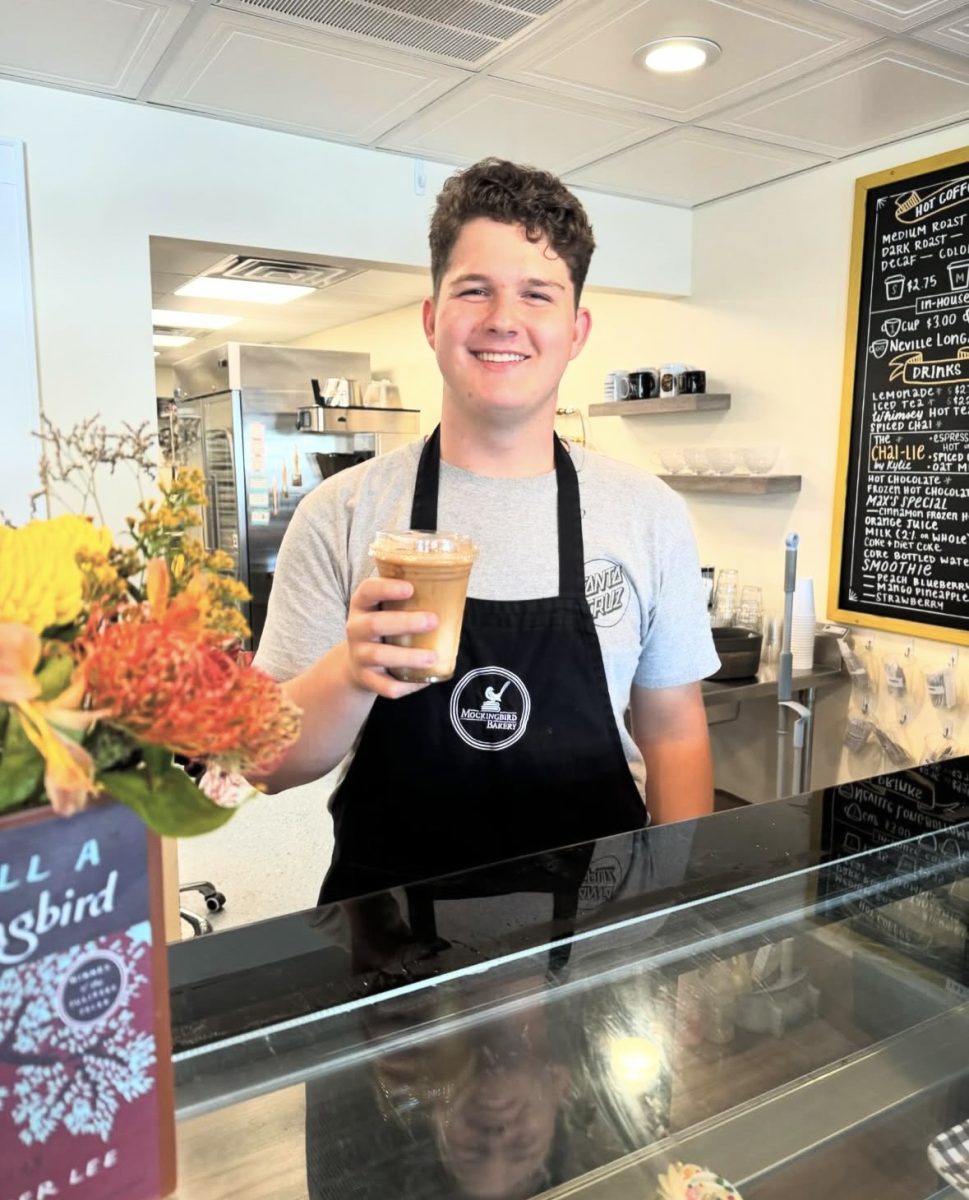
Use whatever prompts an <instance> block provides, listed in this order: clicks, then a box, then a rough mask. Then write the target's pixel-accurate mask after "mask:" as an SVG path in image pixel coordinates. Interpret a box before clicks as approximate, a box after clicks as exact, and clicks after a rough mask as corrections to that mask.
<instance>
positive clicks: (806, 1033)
mask: <svg viewBox="0 0 969 1200" xmlns="http://www.w3.org/2000/svg"><path fill="white" fill-rule="evenodd" d="M967 862H969V760H966V759H960V760H956V761H955V762H953V763H948V764H943V765H939V766H935V767H927V768H922V769H920V770H917V771H906V772H899V773H896V774H894V775H886V776H879V777H876V778H874V779H872V780H866V781H863V782H861V783H854V784H849V785H845V786H843V787H840V788H836V789H830V790H827V791H823V792H814V793H809V794H807V795H804V796H799V797H795V798H792V799H788V800H783V801H777V802H775V803H768V804H759V805H755V806H751V807H749V808H745V809H740V810H735V811H731V812H728V813H720V814H716V815H714V816H711V817H706V818H703V819H702V820H700V821H696V822H685V823H682V824H680V825H675V826H668V827H664V828H659V829H655V830H647V831H640V832H638V833H635V834H629V835H625V836H622V837H618V838H610V839H605V840H602V841H600V842H597V843H593V844H590V845H585V846H576V847H569V848H566V849H563V850H559V851H554V852H550V853H547V854H543V855H538V856H534V857H530V858H522V859H517V860H514V861H513V862H509V863H503V864H498V865H496V866H494V867H491V868H487V869H483V870H480V871H474V872H468V873H466V874H463V875H455V876H449V877H447V878H444V879H440V880H433V881H428V882H426V883H422V884H419V885H415V886H413V887H407V888H405V889H398V890H394V891H391V892H387V893H381V894H378V895H375V896H371V897H366V898H364V899H362V900H359V901H354V902H351V903H347V904H344V905H338V906H330V907H323V908H319V909H315V910H312V911H311V912H308V913H301V914H294V915H292V916H289V917H285V918H281V919H277V920H273V921H267V922H262V923H260V924H258V925H254V926H250V927H246V928H242V929H238V930H232V931H229V932H227V933H225V934H221V935H219V936H218V937H215V938H204V939H193V940H191V941H188V942H183V943H181V944H178V945H174V946H173V947H172V948H171V958H170V962H171V973H172V1009H173V1021H174V1041H175V1065H176V1088H177V1103H178V1108H179V1115H180V1119H181V1123H180V1127H179V1130H180V1132H179V1147H180V1180H181V1182H180V1186H179V1190H178V1192H177V1197H178V1198H179V1200H222V1198H223V1197H226V1198H228V1197H230V1196H231V1197H233V1200H262V1198H263V1197H267V1198H268V1197H272V1198H273V1200H285V1198H289V1197H292V1198H294V1200H295V1198H300V1200H303V1198H305V1197H308V1196H309V1197H314V1198H317V1197H327V1198H329V1197H334V1198H335V1197H339V1198H340V1200H364V1198H374V1200H377V1198H390V1197H394V1198H395V1200H396V1198H397V1197H404V1198H406V1200H443V1198H445V1197H447V1198H449V1200H450V1198H453V1197H464V1196H469V1197H470V1196H480V1197H485V1196H489V1197H509V1198H511V1197H525V1196H541V1197H543V1200H552V1198H553V1197H554V1198H558V1197H566V1196H570V1197H571V1196H582V1197H583V1198H584V1200H585V1198H588V1200H626V1198H627V1197H628V1198H629V1200H652V1196H653V1194H654V1191H655V1187H656V1180H657V1178H658V1176H659V1175H660V1174H661V1172H662V1171H663V1170H665V1169H666V1167H667V1166H668V1165H669V1164H670V1163H671V1162H673V1161H675V1160H686V1161H695V1162H702V1163H704V1164H706V1165H708V1166H711V1167H714V1168H715V1169H716V1170H717V1171H718V1172H720V1173H721V1174H723V1175H724V1176H726V1177H727V1178H730V1179H732V1180H733V1182H735V1183H736V1184H737V1185H738V1186H739V1187H740V1188H741V1190H742V1193H743V1196H744V1197H745V1200H751V1198H753V1200H767V1198H772V1200H773V1198H775V1197H784V1200H800V1198H801V1197H803V1198H804V1200H807V1197H812V1198H816V1197H817V1196H818V1195H821V1194H823V1195H824V1196H825V1197H826V1200H840V1198H841V1197H845V1200H847V1197H849V1196H850V1197H852V1200H854V1198H856V1197H857V1196H858V1195H859V1192H860V1193H861V1194H870V1195H873V1196H878V1198H879V1200H923V1198H924V1200H928V1198H929V1197H932V1198H933V1200H935V1198H941V1197H943V1196H947V1195H954V1194H955V1193H951V1192H947V1191H946V1190H945V1189H944V1185H943V1183H942V1180H941V1179H939V1178H938V1177H937V1176H936V1175H935V1173H934V1171H933V1170H932V1168H931V1167H930V1165H929V1162H928V1159H927V1156H926V1147H927V1146H928V1144H929V1142H930V1141H931V1139H932V1138H933V1137H934V1136H936V1135H937V1134H938V1133H940V1132H941V1131H942V1130H944V1129H946V1128H948V1127H950V1126H952V1125H954V1124H955V1123H956V1122H958V1121H960V1120H964V1119H965V1118H966V1117H967V1116H969V1086H967V1085H969V1055H967V1053H966V1050H965V1047H966V1045H967V1044H969V1042H967V1037H969V986H967V985H969V955H967V945H969V938H967V923H969V879H967ZM859 1181H863V1183H864V1186H863V1187H860V1186H859Z"/></svg>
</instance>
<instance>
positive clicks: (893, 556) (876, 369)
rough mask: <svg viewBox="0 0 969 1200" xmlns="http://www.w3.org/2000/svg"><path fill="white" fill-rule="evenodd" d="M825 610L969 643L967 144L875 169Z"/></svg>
mask: <svg viewBox="0 0 969 1200" xmlns="http://www.w3.org/2000/svg"><path fill="white" fill-rule="evenodd" d="M829 578H830V590H829V597H828V610H829V616H830V617H831V618H832V619H834V620H840V621H845V622H848V623H850V624H856V625H863V626H869V627H872V628H874V629H883V630H889V631H891V632H895V633H903V634H909V635H914V636H919V637H927V638H936V639H938V640H941V641H946V642H955V643H958V644H959V645H969V148H964V149H962V150H956V151H952V152H950V153H948V154H939V155H936V156H935V157H933V158H927V159H923V160H921V161H920V162H915V163H909V164H908V165H906V166H901V167H894V168H892V169H891V170H889V171H881V172H879V173H878V174H876V175H867V176H865V177H864V178H862V179H859V180H858V181H857V183H856V184H855V211H854V232H853V236H852V253H851V276H850V282H849V290H848V318H847V329H846V334H845V366H844V384H843V392H842V404H841V432H840V441H839V450H838V470H837V490H836V493H835V505H834V518H833V527H832V537H831V572H830V577H829Z"/></svg>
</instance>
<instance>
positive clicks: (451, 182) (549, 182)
mask: <svg viewBox="0 0 969 1200" xmlns="http://www.w3.org/2000/svg"><path fill="white" fill-rule="evenodd" d="M476 217H487V218H488V219H489V220H491V221H499V222H501V223H502V224H503V225H521V226H522V228H523V229H524V231H525V236H526V237H527V238H528V240H529V241H530V242H538V241H541V239H542V238H543V237H544V238H547V239H548V244H549V245H550V246H551V248H552V249H553V250H554V251H555V253H556V254H557V255H558V256H559V257H560V258H561V259H562V260H563V261H564V262H565V264H566V266H567V267H568V269H569V276H570V277H571V279H572V286H573V288H574V290H575V303H576V304H578V303H579V296H580V295H581V294H582V285H583V284H584V283H585V277H586V274H587V273H588V270H589V261H590V259H591V258H592V251H593V250H594V249H595V248H596V244H595V239H594V238H593V236H592V226H591V224H590V223H589V218H588V216H587V215H586V211H585V209H584V208H583V207H582V205H581V204H580V203H579V201H578V200H577V199H576V198H575V196H573V195H572V193H571V192H570V191H569V189H568V188H567V187H566V186H565V184H564V183H563V182H562V181H561V179H558V178H557V177H556V176H555V175H552V174H550V173H549V172H548V171H540V170H538V168H537V167H524V166H520V165H519V164H518V163H513V162H508V161H506V160H505V159H501V158H483V159H482V160H481V161H480V162H477V163H475V164H474V166H471V167H468V168H467V169H466V170H464V171H459V172H458V173H457V174H455V175H452V176H451V177H450V179H448V181H447V183H445V185H444V187H443V188H442V189H441V192H440V194H439V195H438V198H437V204H436V206H435V208H434V215H433V217H432V218H431V231H430V243H431V278H432V280H433V283H434V295H435V296H436V295H437V294H438V290H439V288H440V286H441V279H442V277H443V275H444V272H445V271H446V270H447V265H448V261H449V259H450V257H451V252H452V250H453V249H454V244H455V242H456V241H457V240H458V237H459V236H460V233H461V230H462V229H463V228H464V226H465V225H466V224H467V223H468V222H469V221H473V220H474V219H475V218H476Z"/></svg>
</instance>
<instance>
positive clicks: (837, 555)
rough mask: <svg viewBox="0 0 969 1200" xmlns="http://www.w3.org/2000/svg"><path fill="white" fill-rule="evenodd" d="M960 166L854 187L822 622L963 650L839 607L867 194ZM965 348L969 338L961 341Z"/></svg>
mask: <svg viewBox="0 0 969 1200" xmlns="http://www.w3.org/2000/svg"><path fill="white" fill-rule="evenodd" d="M963 164H964V165H965V166H966V170H967V173H969V147H963V148H962V149H960V150H950V151H948V152H946V153H944V154H936V155H933V156H932V157H930V158H923V159H919V160H918V161H917V162H912V163H906V164H905V165H903V166H898V167H892V168H890V169H889V170H887V171H878V172H876V173H874V174H872V175H864V176H862V177H861V178H859V179H857V180H856V181H855V202H854V216H853V222H852V234H851V269H850V274H849V278H848V303H847V313H846V317H845V353H844V373H843V376H842V385H841V417H840V422H839V431H838V459H837V467H836V478H835V494H834V508H833V512H832V519H831V561H830V570H829V575H828V619H829V620H831V621H838V622H841V623H843V624H847V625H857V626H860V627H861V628H865V629H875V630H881V631H884V632H887V633H897V634H902V635H905V636H909V637H919V638H930V639H932V640H934V641H943V642H948V643H950V644H952V645H958V646H969V630H963V629H957V628H953V627H951V626H944V625H936V624H930V623H923V622H921V621H912V620H908V619H907V618H896V617H883V616H878V615H876V614H871V613H867V612H863V611H860V610H858V609H854V608H842V607H841V604H840V592H841V569H842V565H843V557H844V552H845V545H844V543H843V540H842V539H843V536H844V519H845V504H846V503H847V499H848V467H849V461H850V455H851V433H852V427H853V421H854V403H855V371H856V367H857V365H858V364H857V346H858V323H859V321H860V319H861V316H862V313H861V286H862V279H863V277H864V265H865V264H864V249H865V233H866V228H865V223H866V210H867V202H868V193H869V192H870V191H872V190H874V189H875V188H878V187H882V186H884V185H885V184H891V183H903V182H904V181H905V180H907V179H913V178H917V177H919V176H922V175H927V174H930V173H932V172H934V171H939V170H943V169H945V168H946V167H954V166H960V165H963ZM967 342H969V338H967Z"/></svg>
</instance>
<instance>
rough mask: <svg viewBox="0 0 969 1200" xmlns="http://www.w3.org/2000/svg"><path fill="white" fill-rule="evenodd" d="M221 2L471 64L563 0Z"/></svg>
mask: <svg viewBox="0 0 969 1200" xmlns="http://www.w3.org/2000/svg"><path fill="white" fill-rule="evenodd" d="M215 3H216V4H218V5H220V6H221V7H222V8H232V9H235V10H236V11H237V12H248V13H254V14H256V15H258V16H263V17H270V18H274V19H276V20H279V21H288V22H290V23H293V24H298V25H304V26H306V25H309V26H312V27H313V28H316V29H327V30H330V31H332V32H334V33H345V34H350V35H351V36H353V37H357V38H362V39H364V40H366V41H374V42H380V43H381V44H383V45H386V46H393V47H395V48H397V49H401V48H405V49H407V50H418V51H422V52H423V53H425V54H428V55H432V56H436V57H441V58H447V59H450V60H452V61H456V62H458V63H460V64H462V65H466V66H473V65H475V64H476V63H478V62H480V61H481V60H482V59H483V58H485V57H486V56H487V55H489V54H491V53H492V52H493V51H495V50H499V49H501V48H503V47H504V45H505V44H506V43H507V42H508V41H509V40H510V39H511V38H514V37H516V36H517V35H518V34H520V33H521V32H522V31H523V30H525V29H527V28H528V27H529V26H531V25H533V24H534V23H535V21H536V20H538V18H539V17H541V16H544V14H545V13H548V12H551V11H552V9H553V8H557V7H558V5H559V4H561V3H563V0H505V2H504V3H496V0H379V2H378V0H215Z"/></svg>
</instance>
